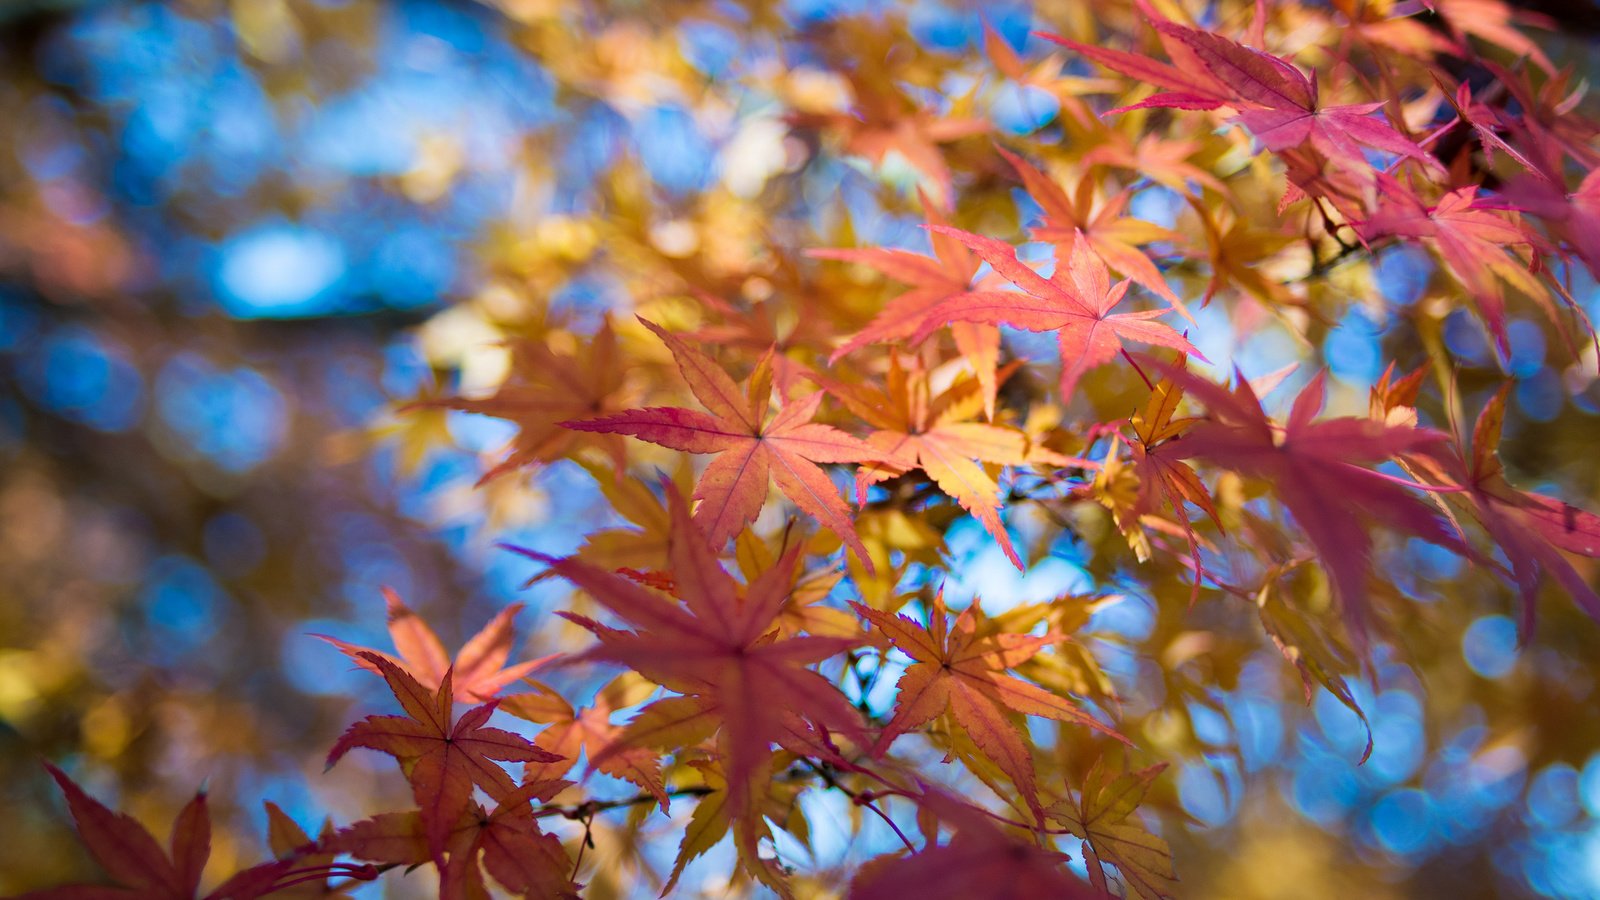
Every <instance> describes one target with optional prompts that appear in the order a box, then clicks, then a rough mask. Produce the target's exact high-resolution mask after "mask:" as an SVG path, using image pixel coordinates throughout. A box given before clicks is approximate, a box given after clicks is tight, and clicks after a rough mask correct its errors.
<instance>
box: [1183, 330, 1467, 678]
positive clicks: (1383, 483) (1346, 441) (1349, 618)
mask: <svg viewBox="0 0 1600 900" xmlns="http://www.w3.org/2000/svg"><path fill="white" fill-rule="evenodd" d="M1151 362H1152V363H1153V364H1154V365H1155V366H1156V367H1157V368H1159V369H1160V370H1161V371H1163V372H1164V373H1165V374H1166V375H1167V377H1168V378H1170V379H1171V380H1172V382H1173V383H1174V384H1175V385H1177V386H1178V387H1180V388H1182V389H1183V390H1184V391H1187V392H1188V393H1189V394H1190V395H1192V396H1194V397H1196V398H1198V399H1199V400H1200V401H1201V402H1203V403H1204V404H1205V405H1206V408H1207V409H1208V410H1209V413H1210V415H1209V416H1208V418H1206V419H1204V420H1202V421H1199V422H1196V423H1194V424H1193V425H1192V426H1191V427H1190V428H1189V431H1188V433H1187V434H1185V435H1184V436H1183V439H1182V440H1181V441H1178V442H1177V443H1176V444H1175V445H1174V448H1173V453H1172V458H1173V459H1204V460H1207V461H1208V462H1211V463H1214V464H1216V465H1219V466H1222V467H1223V468H1226V469H1231V470H1232V471H1235V472H1238V473H1239V474H1241V475H1245V476H1248V477H1252V478H1258V479H1260V480H1262V481H1264V482H1266V483H1268V484H1270V485H1271V486H1272V490H1273V492H1274V493H1275V494H1276V495H1277V497H1278V499H1279V501H1281V502H1282V503H1283V505H1284V508H1285V509H1287V510H1288V511H1289V512H1290V514H1292V515H1293V516H1294V520H1295V522H1296V523H1298V524H1299V526H1300V529H1301V530H1302V531H1304V532H1305V534H1306V537H1307V538H1309V539H1310V541H1311V544H1312V546H1313V547H1314V548H1315V549H1316V551H1317V555H1318V556H1319V557H1320V559H1321V560H1322V563H1323V565H1324V566H1326V568H1327V571H1328V575H1329V579H1330V580H1331V582H1332V584H1333V588H1334V592H1335V594H1336V595H1337V596H1338V597H1339V600H1340V602H1341V603H1342V604H1343V608H1344V613H1345V620H1346V622H1347V624H1348V626H1349V628H1350V632H1351V637H1352V638H1353V639H1354V640H1355V641H1356V643H1357V644H1358V645H1361V646H1362V647H1363V648H1364V646H1365V643H1366V639H1367V611H1366V579H1367V574H1368V572H1369V570H1370V569H1371V556H1372V535H1371V534H1370V533H1369V531H1368V528H1369V525H1370V524H1382V525H1385V526H1387V527H1389V528H1392V529H1394V530H1397V531H1401V532H1404V533H1407V534H1411V535H1415V536H1416V537H1420V538H1422V539H1424V540H1426V541H1429V542H1431V543H1434V544H1438V545H1440V546H1443V547H1448V548H1450V549H1453V550H1457V551H1458V552H1460V553H1462V554H1463V555H1468V556H1470V555H1471V551H1470V550H1469V549H1468V548H1467V547H1466V546H1465V545H1463V544H1462V543H1461V541H1460V540H1459V539H1458V538H1456V537H1455V536H1454V535H1453V534H1451V533H1450V532H1449V531H1447V530H1446V529H1445V528H1444V527H1443V526H1442V525H1441V523H1440V522H1439V520H1438V518H1437V517H1436V516H1435V515H1434V513H1433V512H1432V511H1431V510H1430V509H1429V507H1428V506H1427V505H1425V504H1424V503H1422V502H1421V501H1420V500H1418V499H1417V498H1416V496H1414V495H1413V494H1412V493H1411V492H1410V490H1409V487H1408V486H1407V485H1406V483H1404V482H1400V481H1398V480H1396V479H1393V478H1390V477H1389V476H1386V475H1382V474H1379V473H1377V472H1374V471H1372V470H1371V469H1367V468H1363V467H1362V466H1361V465H1358V463H1377V462H1384V461H1387V460H1390V459H1393V458H1394V457H1396V456H1399V455H1401V454H1404V453H1407V452H1411V451H1414V450H1418V449H1421V448H1425V447H1427V446H1429V445H1431V444H1437V443H1439V442H1441V441H1444V440H1446V437H1447V436H1446V435H1444V434H1442V433H1440V432H1437V431H1434V430H1432V429H1428V428H1418V427H1412V426H1407V425H1388V424H1384V423H1380V422H1375V421H1372V420H1371V419H1364V418H1354V417H1341V418H1334V419H1323V420H1321V421H1314V420H1315V419H1316V417H1317V414H1318V413H1320V412H1321V411H1322V405H1323V391H1324V385H1325V383H1326V378H1327V373H1326V372H1325V371H1323V372H1318V373H1317V375H1316V376H1315V377H1314V378H1312V379H1311V380H1310V381H1309V382H1307V384H1306V386H1305V387H1304V388H1302V389H1301V391H1300V393H1299V395H1298V396H1297V397H1295V401H1294V406H1293V408H1292V409H1291V410H1290V413H1289V418H1288V421H1287V422H1285V423H1284V424H1283V425H1281V426H1280V425H1277V424H1276V423H1274V422H1272V421H1271V420H1270V419H1268V418H1267V416H1266V413H1265V412H1264V411H1263V410H1262V408H1261V402H1260V400H1258V399H1257V398H1256V393H1255V390H1254V389H1253V388H1252V387H1251V385H1250V383H1249V382H1247V381H1245V380H1244V379H1243V378H1242V377H1240V378H1239V383H1238V386H1237V387H1235V388H1234V390H1233V391H1231V392H1230V391H1228V390H1225V389H1223V388H1221V387H1218V386H1217V385H1215V384H1213V383H1212V382H1210V381H1207V380H1205V379H1204V378H1200V377H1198V376H1196V375H1194V374H1193V373H1191V372H1188V371H1187V370H1185V369H1181V368H1179V367H1177V366H1173V365H1170V364H1167V363H1164V362H1160V361H1156V360H1152V361H1151Z"/></svg>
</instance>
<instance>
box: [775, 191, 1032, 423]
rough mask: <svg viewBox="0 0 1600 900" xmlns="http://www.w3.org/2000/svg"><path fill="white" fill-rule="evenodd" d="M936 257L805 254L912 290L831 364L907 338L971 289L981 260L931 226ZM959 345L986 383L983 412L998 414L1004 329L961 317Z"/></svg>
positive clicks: (955, 329)
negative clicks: (863, 269)
mask: <svg viewBox="0 0 1600 900" xmlns="http://www.w3.org/2000/svg"><path fill="white" fill-rule="evenodd" d="M922 207H923V209H924V210H926V211H927V217H928V224H930V225H948V224H949V221H948V220H947V219H946V218H945V217H944V216H943V215H942V214H940V212H939V208H938V206H937V205H935V204H934V203H932V202H931V201H930V200H929V199H928V198H927V197H926V196H924V197H923V198H922ZM929 241H930V243H932V245H933V254H934V255H933V256H931V257H928V256H923V255H922V254H920V253H912V252H910V251H909V250H899V249H895V248H890V247H845V248H837V249H835V248H820V249H815V250H807V251H806V255H807V256H811V257H814V258H816V259H833V260H840V261H842V262H854V263H860V264H862V265H866V266H871V267H872V268H874V269H877V270H878V271H879V272H882V273H883V274H885V275H888V276H889V277H890V278H893V279H895V280H896V281H903V282H905V283H906V284H909V285H911V290H909V291H906V292H905V293H903V294H901V295H899V296H898V297H895V298H894V299H893V300H890V301H889V302H888V303H886V304H884V307H883V309H882V311H880V312H879V313H878V315H877V316H876V317H874V318H873V320H872V321H871V322H870V323H868V324H867V327H865V328H863V329H861V330H860V331H858V332H856V334H855V336H854V337H852V338H850V340H848V341H845V342H844V343H843V344H842V345H840V347H839V349H837V350H835V351H834V352H833V356H831V357H829V360H828V361H829V363H836V362H838V361H839V358H840V357H842V356H844V355H845V354H847V353H850V352H851V351H854V350H858V349H860V348H862V347H865V346H866V345H868V344H879V343H884V342H887V341H896V340H905V339H906V338H909V337H911V336H912V335H914V334H916V333H917V332H918V330H919V329H920V328H921V326H922V324H923V321H924V319H925V318H926V315H927V313H928V311H929V310H931V309H933V308H934V307H935V306H937V305H938V304H939V303H940V302H941V301H943V300H945V299H947V298H949V297H951V296H954V295H956V294H962V293H966V292H967V291H970V290H972V288H973V283H972V277H973V276H974V275H975V274H977V271H978V266H979V262H980V261H979V259H978V258H977V257H976V256H974V255H973V253H972V251H971V250H969V249H968V248H967V247H966V246H965V245H963V244H962V243H961V242H960V241H957V240H955V239H954V238H951V237H950V236H949V235H947V234H941V233H939V232H937V231H930V233H929ZM950 333H951V336H952V337H954V338H955V342H956V349H957V350H959V351H961V355H962V356H963V357H965V358H966V360H967V363H968V364H969V365H971V366H972V368H973V371H974V372H975V373H976V374H977V376H978V383H979V384H980V385H982V387H983V409H984V414H985V415H986V416H988V417H989V418H991V419H992V418H994V403H995V391H996V389H997V387H998V380H997V379H996V376H995V370H996V368H997V367H998V365H999V362H1000V329H999V328H997V327H995V326H993V325H982V324H978V323H975V322H959V323H956V324H955V325H953V326H952V327H951V332H950Z"/></svg>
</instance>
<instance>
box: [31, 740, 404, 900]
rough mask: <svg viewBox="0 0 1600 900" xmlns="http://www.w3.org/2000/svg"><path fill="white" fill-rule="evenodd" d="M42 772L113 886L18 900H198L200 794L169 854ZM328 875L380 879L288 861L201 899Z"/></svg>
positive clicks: (242, 896)
mask: <svg viewBox="0 0 1600 900" xmlns="http://www.w3.org/2000/svg"><path fill="white" fill-rule="evenodd" d="M44 766H45V768H46V769H47V770H49V772H50V777H51V778H54V779H55V781H56V784H57V785H59V786H60V787H61V793H62V794H63V795H64V796H65V797H66V800H67V809H69V810H70V811H71V812H72V820H73V822H74V824H76V825H77V827H78V838H79V840H81V841H82V842H83V846H84V848H85V849H87V850H88V851H89V855H90V856H92V857H94V861H95V862H97V863H99V864H100V868H102V869H104V870H105V873H106V874H107V875H108V876H110V877H111V880H112V881H114V882H115V883H116V886H115V887H103V886H93V885H69V886H66V887H59V888H48V889H46V890H42V891H33V892H31V893H28V894H22V895H20V897H19V898H18V900H116V898H125V900H194V898H196V897H200V896H202V895H201V894H200V876H201V874H202V872H203V871H204V869H205V866H206V860H207V859H209V858H210V857H211V812H210V810H209V809H208V808H207V806H206V795H205V794H204V793H199V794H195V796H194V799H193V800H190V801H189V802H188V803H187V804H186V805H185V806H184V807H183V809H182V810H181V811H179V813H178V818H177V821H175V822H173V823H172V840H171V842H170V848H171V849H170V852H169V851H167V850H163V849H162V848H161V844H160V843H158V842H157V841H156V839H155V837H154V836H153V835H152V834H150V832H149V831H147V830H146V829H145V827H144V826H143V825H140V824H139V823H138V821H137V820H135V819H134V818H133V817H132V816H129V815H127V814H126V813H119V812H116V811H115V810H112V809H110V808H108V807H107V806H106V805H105V804H103V803H101V802H100V801H98V800H96V799H94V798H93V797H91V796H89V795H88V794H86V793H84V790H83V788H80V787H78V784H77V782H75V781H73V780H72V779H71V778H70V777H68V775H67V773H65V772H63V771H61V770H60V769H58V768H56V767H55V766H53V765H51V764H50V763H45V764H44ZM326 874H340V875H344V876H346V877H350V878H354V879H357V880H361V881H371V880H372V879H373V878H375V877H377V872H376V871H374V870H373V869H372V867H370V866H352V865H345V864H337V863H328V864H316V863H312V864H309V865H307V864H306V863H304V862H302V861H300V860H298V859H296V858H294V857H290V858H287V859H279V860H272V861H269V862H264V863H261V864H260V865H256V866H251V867H250V868H248V869H245V870H244V871H242V872H239V873H237V874H235V875H234V876H233V877H231V878H229V879H228V880H226V881H224V882H223V883H222V884H221V885H219V886H218V887H217V888H216V890H213V891H211V892H209V893H206V894H204V895H203V896H204V897H205V900H251V898H255V897H261V896H265V895H267V894H270V893H272V892H274V891H277V890H279V889H282V888H288V887H292V886H294V885H296V884H299V883H300V882H301V881H304V880H307V879H310V878H316V877H319V876H322V875H326Z"/></svg>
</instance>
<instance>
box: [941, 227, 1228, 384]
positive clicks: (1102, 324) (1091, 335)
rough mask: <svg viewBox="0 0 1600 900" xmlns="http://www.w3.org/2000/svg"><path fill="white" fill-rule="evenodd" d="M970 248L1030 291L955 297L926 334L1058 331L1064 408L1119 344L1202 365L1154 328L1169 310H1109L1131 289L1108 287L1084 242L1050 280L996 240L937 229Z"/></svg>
mask: <svg viewBox="0 0 1600 900" xmlns="http://www.w3.org/2000/svg"><path fill="white" fill-rule="evenodd" d="M933 229H934V230H935V231H942V232H945V233H947V234H949V235H951V236H952V237H955V238H956V239H957V240H959V241H961V242H962V243H964V244H966V245H967V246H968V247H971V248H972V249H973V250H974V251H976V252H977V254H978V255H979V256H981V257H983V258H984V260H985V261H986V262H988V263H989V265H991V266H993V267H994V270H995V271H996V272H998V273H1000V275H1001V276H1002V277H1004V278H1005V279H1006V280H1007V281H1009V282H1011V283H1012V284H1014V285H1016V286H1017V287H1019V288H1021V289H1022V290H1023V291H1026V293H1025V294H1017V293H1012V292H1004V291H972V292H969V293H966V294H960V295H958V296H955V297H951V298H949V299H947V300H945V301H944V302H943V303H940V304H939V306H938V307H936V308H935V309H933V310H932V311H930V312H929V313H928V315H927V317H926V318H925V319H924V324H923V326H922V330H923V332H924V333H926V332H928V331H931V330H932V329H934V328H937V327H939V325H942V324H944V323H946V322H956V321H966V322H985V323H988V324H1006V325H1011V326H1014V327H1017V328H1024V329H1027V330H1029V331H1054V332H1056V340H1057V342H1058V343H1059V344H1060V346H1061V396H1062V401H1063V402H1065V401H1066V400H1067V399H1068V398H1070V397H1071V396H1072V390H1073V388H1074V387H1075V386H1076V385H1077V383H1078V379H1079V378H1081V377H1082V376H1083V374H1084V373H1085V372H1088V371H1089V370H1090V369H1093V368H1096V367H1097V366H1102V365H1105V364H1106V363H1108V362H1111V361H1112V360H1113V359H1115V358H1116V357H1117V355H1118V354H1119V353H1123V352H1124V350H1123V346H1122V342H1123V341H1125V340H1127V341H1135V342H1138V343H1142V344H1156V345H1159V346H1162V347H1170V348H1172V349H1174V350H1179V351H1182V352H1184V353H1188V354H1191V355H1193V356H1196V357H1199V358H1200V359H1205V357H1204V356H1201V354H1200V351H1199V350H1197V349H1195V348H1194V346H1193V345H1192V344H1190V343H1189V341H1188V340H1187V339H1185V338H1184V337H1183V335H1181V334H1179V333H1178V332H1176V331H1174V330H1172V328H1171V327H1170V326H1168V325H1163V324H1161V323H1160V322H1153V321H1150V320H1151V319H1153V318H1155V317H1156V316H1160V315H1164V314H1165V312H1166V311H1165V310H1146V311H1143V312H1131V313H1117V314H1113V313H1112V312H1111V310H1112V309H1113V308H1115V307H1116V305H1117V304H1118V303H1121V302H1122V298H1123V297H1124V296H1125V295H1126V294H1127V292H1128V282H1126V281H1121V282H1118V283H1117V284H1116V285H1115V286H1113V285H1112V284H1111V279H1110V275H1109V273H1108V272H1107V271H1106V265H1105V262H1104V261H1103V260H1102V259H1101V258H1100V255H1099V254H1098V253H1096V252H1095V251H1094V249H1093V248H1092V247H1091V246H1090V245H1089V242H1088V240H1087V239H1086V238H1084V237H1083V235H1082V234H1079V235H1078V236H1077V239H1076V240H1075V241H1074V242H1073V244H1072V255H1071V256H1070V257H1068V258H1066V259H1062V258H1061V253H1060V252H1059V251H1060V247H1059V246H1058V252H1057V260H1058V262H1057V271H1056V273H1055V274H1054V275H1053V276H1051V277H1050V278H1045V277H1044V276H1043V275H1040V274H1039V273H1038V272H1035V271H1034V270H1033V269H1032V268H1031V267H1029V266H1028V264H1027V263H1024V262H1022V261H1021V260H1019V259H1017V251H1016V248H1015V247H1012V246H1011V245H1010V244H1007V243H1005V242H1003V241H997V240H995V239H994V238H988V237H984V236H983V235H981V234H973V233H972V232H970V231H961V230H959V229H955V228H946V227H943V226H933Z"/></svg>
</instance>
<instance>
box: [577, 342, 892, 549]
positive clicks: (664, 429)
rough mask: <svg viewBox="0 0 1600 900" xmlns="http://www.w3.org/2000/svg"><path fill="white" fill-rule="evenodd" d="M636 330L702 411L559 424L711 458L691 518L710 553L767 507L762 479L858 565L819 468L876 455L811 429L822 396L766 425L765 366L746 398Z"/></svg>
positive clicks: (706, 366) (677, 348)
mask: <svg viewBox="0 0 1600 900" xmlns="http://www.w3.org/2000/svg"><path fill="white" fill-rule="evenodd" d="M640 321H644V320H642V319H641V320H640ZM644 324H645V326H646V327H647V328H649V329H650V330H651V331H653V332H655V333H656V335H657V336H659V337H660V338H661V339H662V341H664V342H665V343H666V344H667V346H668V347H669V348H670V349H671V350H672V355H673V357H674V358H675V359H676V360H677V361H678V368H679V370H680V371H681V372H682V373H683V377H684V380H685V381H686V382H688V384H689V389H690V390H691V391H692V392H693V393H694V395H695V397H696V398H698V399H699V400H700V402H701V403H703V404H705V406H706V409H707V410H709V412H705V413H703V412H696V411H694V410H689V409H678V408H675V407H651V408H648V409H635V410H629V411H627V412H623V413H617V414H615V415H610V416H605V417H603V418H598V419H585V420H582V421H571V422H564V423H562V424H563V426H564V427H567V428H572V429H574V430H577V431H595V432H607V433H613V432H614V433H618V434H628V435H632V436H634V437H637V438H639V439H640V440H645V441H649V442H651V443H653V444H660V445H662V446H664V447H671V448H673V449H674V450H683V451H685V452H688V453H715V454H718V456H717V458H716V459H715V460H713V461H712V462H711V465H709V466H707V467H706V470H705V472H704V473H703V474H702V475H701V476H700V483H699V485H698V486H697V487H696V488H695V493H694V496H695V498H696V499H698V500H699V501H700V506H699V509H697V510H696V512H695V521H696V522H698V523H700V525H701V527H703V528H704V529H705V531H706V533H707V535H708V537H709V538H710V541H711V544H712V546H714V547H722V546H725V545H726V544H727V542H728V540H729V539H730V538H732V537H733V536H734V535H735V534H737V533H738V532H739V530H740V529H742V528H744V527H745V526H746V525H748V524H749V523H750V522H752V521H754V520H755V517H756V515H757V514H758V513H760V512H761V507H762V506H763V505H764V504H765V503H766V498H767V485H768V481H769V478H770V479H771V480H774V481H776V482H777V483H778V487H779V489H780V490H782V491H783V493H784V495H785V496H787V497H788V498H789V499H790V500H792V501H794V503H795V505H796V506H798V507H800V508H801V509H802V510H804V511H805V512H806V513H808V514H809V515H811V516H812V517H813V518H815V519H817V520H818V521H819V522H821V523H822V524H823V525H825V526H827V527H828V528H829V529H831V530H832V531H833V532H834V533H835V534H837V535H839V536H840V537H841V538H843V539H844V540H845V542H846V543H847V544H849V546H850V548H851V549H852V550H853V551H855V553H856V555H857V557H858V558H860V559H861V560H863V562H865V561H866V559H867V555H866V548H865V547H863V546H862V545H861V539H860V538H859V537H857V535H856V531H855V527H854V526H853V525H852V524H851V523H850V509H849V507H847V506H846V505H845V503H844V501H843V500H841V499H840V498H839V493H838V489H837V488H835V487H834V486H833V482H832V481H831V480H830V479H829V478H828V476H827V474H826V473H825V472H823V471H822V469H821V468H819V467H818V465H817V464H818V463H847V462H863V461H880V460H883V459H884V455H883V454H882V453H880V452H879V451H877V450H875V449H874V448H872V447H871V446H869V445H867V444H866V443H864V442H863V441H861V440H860V439H859V438H855V437H851V436H850V435H848V434H845V433H844V432H842V431H840V430H838V429H836V428H832V427H830V426H827V425H819V424H816V423H813V422H812V421H811V419H812V418H813V417H814V416H815V415H816V413H817V408H818V406H820V405H821V403H822V394H821V393H820V392H819V393H815V394H812V395H811V396H809V397H806V398H804V399H802V400H799V401H796V402H794V403H791V404H789V405H788V406H785V407H784V408H783V409H781V410H779V411H778V413H777V414H776V415H775V416H773V417H772V419H771V420H770V421H768V420H767V406H768V404H769V403H770V401H771V398H770V392H771V369H770V367H768V366H767V365H766V364H765V363H763V364H762V365H761V366H758V367H757V370H756V373H755V374H754V375H753V376H752V377H751V381H750V386H749V391H748V393H741V392H740V391H739V389H738V387H737V386H736V385H735V384H734V382H733V379H731V378H729V377H728V374H727V373H726V372H724V371H723V370H722V368H721V367H720V366H718V365H717V364H716V363H714V362H712V361H711V359H710V358H708V357H707V356H706V355H705V354H703V353H701V352H700V351H698V350H695V349H694V348H692V347H690V346H689V345H688V344H686V343H684V342H683V341H682V340H681V339H679V338H678V337H677V336H675V335H673V334H670V333H668V332H666V331H664V330H662V329H661V328H660V327H658V326H656V325H655V324H654V323H651V322H644ZM867 564H868V565H869V566H870V563H867Z"/></svg>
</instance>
